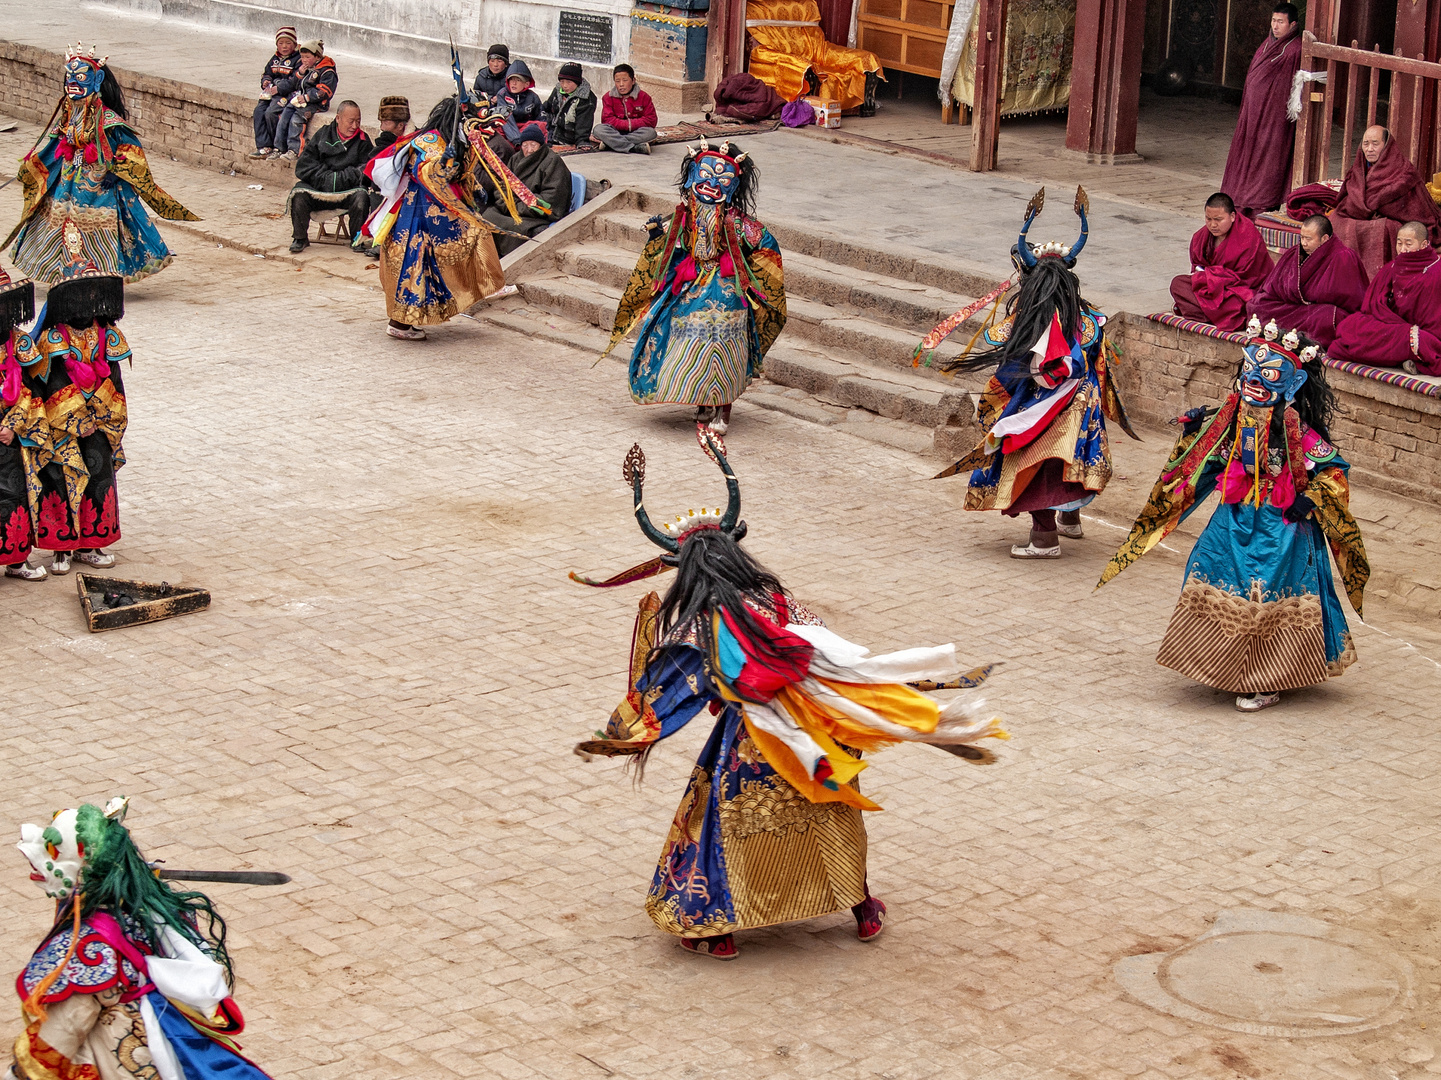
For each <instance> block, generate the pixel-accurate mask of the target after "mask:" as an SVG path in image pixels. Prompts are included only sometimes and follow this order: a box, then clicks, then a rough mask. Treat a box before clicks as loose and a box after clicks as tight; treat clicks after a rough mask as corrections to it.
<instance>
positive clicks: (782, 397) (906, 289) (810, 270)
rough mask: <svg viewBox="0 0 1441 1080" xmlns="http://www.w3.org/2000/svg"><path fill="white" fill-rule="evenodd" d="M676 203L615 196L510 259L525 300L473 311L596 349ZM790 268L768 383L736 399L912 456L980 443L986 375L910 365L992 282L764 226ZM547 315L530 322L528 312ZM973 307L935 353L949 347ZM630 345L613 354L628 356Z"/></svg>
mask: <svg viewBox="0 0 1441 1080" xmlns="http://www.w3.org/2000/svg"><path fill="white" fill-rule="evenodd" d="M673 206H674V199H673V198H664V197H658V196H654V195H650V194H647V193H645V192H641V191H636V190H634V189H625V190H618V191H612V192H610V193H608V194H607V196H604V197H603V199H601V200H596V203H593V204H591V205H590V206H587V207H586V208H585V210H583V211H582V212H581V214H580V215H577V217H578V220H567V221H566V222H562V223H561V225H559V226H557V227H556V228H555V229H554V230H550V231H549V234H548V235H547V236H546V241H545V242H544V243H542V244H539V245H535V246H534V247H532V248H530V249H528V250H525V251H523V252H520V253H517V255H515V256H512V257H511V260H514V261H511V260H507V267H506V277H507V280H508V281H511V282H512V283H514V284H516V285H518V286H519V288H520V296H519V297H517V298H514V299H512V300H509V301H505V302H502V303H500V304H498V305H493V306H490V307H485V308H480V309H477V311H476V312H475V315H476V317H477V318H481V319H486V320H488V321H491V322H494V323H497V324H499V325H503V326H507V327H509V328H512V329H517V330H521V331H522V332H525V333H529V334H532V335H534V336H540V337H548V338H551V339H554V340H559V341H562V342H564V343H566V344H570V345H574V346H576V347H579V348H584V349H594V350H595V351H596V352H597V353H598V352H599V351H600V350H601V349H603V348H604V346H605V341H606V339H607V336H608V334H609V330H610V327H611V325H612V323H613V320H614V317H615V310H616V306H617V304H618V303H619V301H620V295H621V291H622V289H623V288H624V286H625V282H626V279H627V278H628V277H629V275H630V273H631V271H632V270H633V269H634V267H635V263H636V258H637V256H638V254H639V252H640V250H641V247H642V246H643V245H644V242H645V237H646V229H645V224H644V223H645V219H646V218H648V217H650V216H651V215H652V214H658V213H669V212H670V210H671V209H672V208H673ZM767 224H768V225H770V226H771V230H772V232H773V233H774V234H775V236H776V239H777V240H778V241H779V243H780V245H781V250H782V255H783V259H784V264H785V277H786V305H787V313H788V319H787V322H786V327H785V330H784V331H783V332H782V334H781V336H780V338H779V339H778V340H777V341H776V344H775V345H774V346H773V347H772V349H771V351H770V353H769V354H768V355H767V357H766V362H765V375H764V378H763V379H760V380H758V381H757V382H756V383H754V384H752V386H751V388H750V389H749V390H747V392H746V395H745V397H744V399H743V400H744V401H746V402H749V403H750V404H753V405H758V406H762V407H766V408H772V409H776V410H779V411H782V412H786V413H789V414H791V415H794V416H798V417H801V418H803V419H806V420H811V421H814V422H816V423H820V424H825V425H843V426H844V429H845V430H847V431H850V432H853V433H854V434H857V435H860V436H862V437H865V438H870V439H874V440H876V441H879V442H884V443H888V444H890V445H893V446H898V447H901V448H903V449H907V450H910V451H913V452H921V453H932V452H933V453H935V454H937V455H941V456H946V455H951V456H956V455H959V454H961V453H964V452H965V451H967V450H969V449H970V448H971V446H973V445H974V443H975V440H976V438H977V437H978V427H977V425H976V421H975V402H974V395H975V394H976V393H977V392H978V391H979V390H980V389H981V388H982V387H983V386H984V384H985V376H984V375H974V374H963V375H960V376H957V377H951V376H947V375H944V374H942V373H940V372H938V371H936V370H934V369H932V368H913V367H912V366H911V357H912V355H913V353H914V352H915V348H916V345H917V343H918V342H919V341H920V339H921V338H922V337H923V336H924V335H925V334H926V333H927V332H928V331H929V330H930V329H931V327H932V326H934V325H935V324H936V323H938V322H940V321H941V320H942V319H943V318H945V317H946V316H948V315H950V314H951V313H952V312H954V311H956V310H957V309H959V308H961V307H963V306H965V305H966V304H968V303H970V302H971V300H972V298H974V297H976V296H981V295H984V294H985V293H987V292H989V291H990V290H991V289H992V288H994V286H995V282H994V281H993V280H992V279H990V278H989V277H987V276H985V275H984V274H982V273H978V272H973V271H970V270H966V269H963V268H959V267H958V266H956V265H947V264H945V263H944V262H942V260H941V259H940V258H939V257H937V256H934V255H931V254H930V253H918V252H915V251H914V250H910V249H901V248H898V247H886V248H881V249H877V248H871V247H863V246H861V245H859V244H851V243H848V242H847V241H845V240H843V239H840V238H838V237H836V236H834V235H831V234H829V233H826V232H825V231H823V230H821V229H818V228H814V227H810V226H804V225H797V224H791V223H784V222H781V223H771V222H768V223H767ZM537 310H538V311H541V312H545V313H546V314H547V315H548V316H549V317H548V318H546V319H545V320H544V322H545V323H546V325H545V326H544V327H538V326H537V322H538V320H536V319H535V317H534V313H535V312H536V311H537ZM981 321H982V316H981V315H978V316H977V317H975V318H974V319H972V320H971V321H970V322H969V323H967V324H966V325H965V326H963V327H962V328H960V329H959V330H957V331H956V333H955V334H953V335H952V338H951V340H950V341H948V342H947V343H946V344H945V345H943V346H942V349H941V350H940V351H939V352H938V354H937V355H938V358H948V357H954V356H955V355H957V354H958V353H959V352H960V351H961V349H962V348H963V347H964V345H965V343H966V341H968V340H969V339H970V336H971V334H973V333H974V332H975V330H976V329H977V328H978V327H979V326H980V324H981ZM630 349H631V346H630V343H629V342H627V343H624V344H622V345H621V346H619V347H617V349H616V352H615V353H613V354H612V355H613V356H614V357H615V358H616V359H617V361H618V362H621V363H623V362H624V361H625V359H626V358H627V357H629V355H630Z"/></svg>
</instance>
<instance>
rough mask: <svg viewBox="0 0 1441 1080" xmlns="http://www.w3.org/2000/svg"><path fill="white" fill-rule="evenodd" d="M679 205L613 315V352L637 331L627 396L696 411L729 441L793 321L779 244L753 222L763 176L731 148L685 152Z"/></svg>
mask: <svg viewBox="0 0 1441 1080" xmlns="http://www.w3.org/2000/svg"><path fill="white" fill-rule="evenodd" d="M679 183H680V191H681V202H680V204H679V205H678V206H676V208H675V213H674V214H673V215H672V217H671V219H670V225H669V227H663V222H662V220H661V219H660V218H659V217H656V218H652V219H651V220H650V222H648V224H649V226H650V240H649V242H648V243H647V244H646V246H645V250H643V251H642V252H641V255H640V262H638V263H637V264H636V268H635V270H634V271H632V272H631V275H630V280H629V281H628V282H626V286H625V292H624V293H623V294H622V296H621V300H620V307H619V308H618V310H617V311H616V314H615V328H614V329H613V330H612V331H611V335H610V344H609V345H607V346H606V349H605V352H604V353H602V355H603V356H604V355H609V353H610V351H611V350H612V349H614V348H615V347H616V345H617V344H618V343H619V342H620V340H621V339H622V338H623V337H625V336H626V334H628V333H630V331H631V329H632V328H633V327H634V326H635V325H636V324H637V323H639V324H640V334H639V337H638V339H637V341H636V343H635V350H634V351H633V352H632V353H631V358H630V395H631V397H632V398H634V399H635V400H636V401H637V402H638V403H640V404H642V405H657V404H661V403H665V402H670V403H675V404H681V405H694V406H696V414H695V419H696V423H697V424H700V425H705V426H708V427H709V428H710V430H711V431H713V432H715V433H716V434H718V435H724V434H725V432H726V429H727V427H728V425H729V424H730V415H731V405H732V403H734V402H735V400H736V398H738V397H740V396H741V394H742V392H744V390H745V388H746V387H747V386H749V385H750V381H751V380H752V379H753V378H755V376H756V375H758V374H760V370H761V363H762V361H763V360H764V359H765V355H766V353H767V352H768V351H769V350H770V347H771V346H772V345H773V344H774V343H775V340H776V337H777V336H778V335H779V334H780V332H781V328H782V327H784V326H785V324H786V289H785V277H784V274H783V273H782V270H781V249H780V245H779V244H777V243H776V240H775V237H773V236H772V235H771V234H770V230H768V229H767V228H766V227H765V226H764V225H762V224H761V223H760V222H759V221H757V220H756V219H755V218H754V217H753V216H751V215H753V214H754V213H755V201H756V193H757V188H758V187H759V183H760V175H759V173H758V172H757V170H756V164H755V161H754V160H753V159H752V158H751V156H750V155H749V154H746V153H744V152H742V151H741V150H740V149H739V148H738V147H734V146H732V145H731V144H730V143H728V142H726V143H721V144H720V145H719V146H716V147H712V146H711V145H710V144H709V143H706V142H702V143H701V144H700V145H699V146H698V147H690V148H688V149H687V150H686V154H685V161H684V162H683V163H682V165H681V174H680V180H679Z"/></svg>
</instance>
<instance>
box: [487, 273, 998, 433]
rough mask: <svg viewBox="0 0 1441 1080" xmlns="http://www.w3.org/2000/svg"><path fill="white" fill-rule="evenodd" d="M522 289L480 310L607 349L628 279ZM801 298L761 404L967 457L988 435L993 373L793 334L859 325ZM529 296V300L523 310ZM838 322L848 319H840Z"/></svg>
mask: <svg viewBox="0 0 1441 1080" xmlns="http://www.w3.org/2000/svg"><path fill="white" fill-rule="evenodd" d="M567 257H570V255H569V254H568V255H567ZM574 257H575V260H576V261H577V262H584V261H585V260H586V259H589V258H596V259H599V255H597V254H595V253H591V254H584V253H578V254H576V255H575V256H574ZM611 264H612V265H613V264H614V261H613V260H612V261H611ZM520 290H521V297H522V300H521V301H520V302H519V303H517V302H511V304H512V305H513V306H512V307H510V308H509V309H508V310H502V309H496V308H492V309H486V310H485V311H484V312H482V314H481V316H480V317H485V318H489V319H490V320H491V321H492V322H495V323H497V325H504V326H508V327H509V328H511V329H524V330H525V331H526V332H528V333H531V334H532V335H533V336H538V337H542V338H546V339H549V340H559V341H563V342H565V343H567V344H574V345H575V346H576V347H578V348H586V349H589V350H595V351H597V352H598V351H599V350H600V349H602V348H604V345H605V341H606V333H605V329H604V328H608V327H609V326H610V325H611V324H612V322H613V321H614V317H615V308H616V305H617V303H618V302H619V300H620V290H619V289H618V288H616V287H614V286H610V285H605V284H602V283H600V282H597V281H595V280H592V279H588V278H586V279H582V278H576V277H571V276H555V277H545V278H537V279H532V280H530V281H526V282H523V283H521V286H520ZM797 303H798V305H799V306H800V308H801V309H802V311H801V312H800V315H799V317H798V316H797V314H796V312H795V310H794V309H793V310H792V313H791V319H790V321H788V322H787V324H786V331H785V333H783V334H782V336H781V338H780V339H779V340H778V341H777V342H776V344H775V345H774V346H772V348H771V351H770V353H769V354H768V355H767V357H766V363H765V379H766V382H768V383H771V384H774V386H773V387H770V388H767V387H766V386H765V384H763V383H762V384H757V386H756V387H754V388H753V390H751V391H747V400H750V398H751V396H752V395H753V394H754V395H755V397H756V399H757V400H756V403H758V404H762V405H765V406H766V407H769V408H776V409H779V410H780V411H782V412H789V413H791V414H792V415H795V416H800V417H802V418H804V419H807V420H811V421H813V422H816V423H845V424H846V425H847V427H846V430H847V431H850V430H852V428H853V427H855V429H856V433H857V434H860V435H863V436H864V437H866V438H872V439H875V440H877V441H881V442H885V443H887V444H888V445H892V446H900V447H903V448H905V449H907V450H911V451H913V452H926V451H929V452H934V453H937V454H941V455H951V456H959V455H960V454H962V453H964V452H965V451H966V450H969V449H970V447H971V446H972V445H974V443H975V440H976V439H977V438H979V428H978V426H977V424H976V420H975V403H974V394H976V393H977V392H979V390H980V389H981V388H982V387H983V386H984V384H985V376H984V375H974V374H970V375H962V376H959V377H956V378H951V377H948V376H945V375H942V374H940V373H938V372H935V371H933V370H928V369H925V368H920V369H916V368H912V367H910V366H909V364H908V363H907V364H906V365H905V366H901V365H898V364H894V363H890V362H876V361H874V360H868V359H865V358H864V357H863V356H862V355H861V354H859V353H857V352H855V351H853V350H833V349H827V348H825V347H824V346H823V344H822V343H820V342H818V341H817V340H816V339H815V338H808V337H807V335H805V334H802V333H792V330H793V328H794V329H795V330H797V331H799V330H801V329H803V328H806V327H811V328H812V329H814V330H815V331H816V335H817V337H827V336H829V337H837V336H844V335H845V334H847V333H854V332H855V331H854V329H853V327H851V326H850V325H849V324H850V323H851V322H854V320H837V319H835V318H832V317H831V311H830V309H828V308H826V307H825V306H824V305H821V304H816V303H814V302H812V301H804V300H802V301H798V302H797ZM519 304H523V305H524V308H523V309H522V313H521V314H519V315H517V314H515V307H517V306H519ZM810 320H814V322H812V321H810ZM837 322H840V323H844V324H845V325H842V326H841V327H839V328H837V327H836V326H834V325H832V324H835V323H837ZM892 332H893V333H895V334H899V333H900V332H899V331H892ZM897 340H899V338H898V339H897ZM892 344H893V345H894V342H893V343H892ZM630 347H631V346H630V344H629V343H626V344H624V345H622V346H621V347H620V348H619V349H617V353H616V354H617V355H619V356H626V355H628V354H629V351H630ZM788 391H793V392H788ZM761 399H764V400H761ZM852 413H855V414H857V415H851V414H852ZM860 414H864V415H860ZM872 419H874V420H877V421H883V423H881V424H880V426H878V427H866V428H865V429H864V430H862V429H861V428H859V427H856V425H866V424H870V422H871V420H872Z"/></svg>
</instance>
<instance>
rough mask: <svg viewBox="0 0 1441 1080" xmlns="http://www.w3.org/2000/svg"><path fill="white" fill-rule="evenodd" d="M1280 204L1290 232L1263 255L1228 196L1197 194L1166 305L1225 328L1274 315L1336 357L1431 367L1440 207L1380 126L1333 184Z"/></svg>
mask: <svg viewBox="0 0 1441 1080" xmlns="http://www.w3.org/2000/svg"><path fill="white" fill-rule="evenodd" d="M1287 208H1288V212H1289V213H1290V214H1291V215H1292V216H1293V217H1302V218H1303V220H1302V222H1301V228H1300V243H1299V244H1298V245H1297V246H1295V247H1292V248H1288V249H1286V250H1285V251H1284V252H1282V254H1281V255H1280V257H1279V258H1278V259H1277V260H1276V262H1275V263H1274V265H1273V263H1272V259H1271V253H1270V251H1269V250H1268V249H1267V247H1266V243H1265V241H1264V240H1263V239H1262V237H1261V233H1260V231H1259V230H1258V229H1257V228H1256V226H1255V224H1254V223H1253V222H1252V221H1251V219H1250V218H1249V217H1247V216H1246V215H1245V214H1238V213H1237V212H1236V207H1235V204H1234V203H1233V202H1232V200H1231V198H1230V196H1228V195H1227V194H1225V193H1224V192H1217V193H1216V194H1214V195H1212V196H1211V197H1210V198H1209V199H1207V200H1206V208H1205V215H1206V224H1205V226H1204V227H1203V228H1201V229H1200V230H1198V231H1197V232H1196V234H1195V235H1194V236H1193V237H1192V238H1191V251H1190V257H1191V271H1190V273H1187V274H1182V275H1180V276H1179V277H1176V278H1174V279H1173V280H1172V281H1171V299H1172V301H1173V303H1174V308H1173V310H1174V311H1175V312H1176V313H1177V314H1178V315H1182V316H1185V317H1186V318H1190V319H1196V320H1198V321H1201V322H1206V323H1210V324H1212V325H1213V326H1215V327H1217V328H1218V329H1221V330H1228V331H1237V330H1240V329H1241V328H1242V327H1243V326H1244V325H1245V323H1246V321H1247V319H1248V318H1249V317H1250V316H1252V315H1256V316H1259V317H1260V319H1261V320H1262V321H1263V322H1268V321H1270V320H1272V319H1274V320H1275V321H1276V324H1277V325H1278V326H1284V327H1286V328H1287V329H1292V328H1294V329H1296V330H1299V331H1301V332H1302V333H1304V334H1308V335H1309V336H1310V337H1312V338H1313V339H1315V340H1316V341H1317V342H1319V343H1320V344H1321V345H1322V347H1324V348H1326V349H1327V350H1328V352H1329V353H1330V355H1331V356H1333V357H1336V358H1337V359H1345V360H1357V361H1362V362H1364V363H1367V364H1372V365H1376V366H1380V367H1402V368H1405V369H1406V370H1408V371H1411V372H1421V373H1423V374H1427V375H1438V376H1441V255H1438V254H1437V253H1436V250H1435V245H1438V244H1441V210H1438V208H1437V205H1436V203H1435V202H1433V201H1432V199H1431V196H1430V193H1429V191H1428V190H1427V188H1426V185H1425V182H1424V181H1423V180H1422V178H1421V174H1420V173H1419V172H1417V170H1416V167H1415V166H1414V165H1412V164H1411V162H1410V161H1408V160H1407V159H1406V158H1405V156H1404V155H1402V153H1401V151H1400V149H1399V147H1398V146H1397V145H1396V143H1395V142H1393V141H1392V140H1391V137H1390V134H1389V133H1388V132H1387V131H1386V129H1385V128H1382V127H1372V128H1368V129H1367V130H1366V132H1365V134H1364V135H1363V137H1362V140H1361V149H1360V150H1359V151H1358V152H1357V155H1356V162H1355V164H1354V165H1353V166H1352V168H1351V170H1350V171H1349V172H1348V173H1347V174H1346V179H1345V181H1344V182H1343V184H1342V186H1341V190H1340V192H1339V193H1337V192H1335V191H1332V190H1331V189H1330V188H1329V187H1326V186H1325V185H1321V184H1313V185H1309V186H1308V187H1306V188H1301V189H1298V190H1296V191H1294V192H1292V193H1291V195H1290V197H1289V199H1288V202H1287ZM1327 211H1329V213H1327ZM1368 282H1369V284H1368Z"/></svg>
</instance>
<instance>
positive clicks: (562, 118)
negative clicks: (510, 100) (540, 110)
mask: <svg viewBox="0 0 1441 1080" xmlns="http://www.w3.org/2000/svg"><path fill="white" fill-rule="evenodd" d="M595 106H596V98H595V91H594V90H592V89H591V88H590V83H588V82H587V81H586V79H585V73H584V72H583V71H581V67H580V65H579V64H576V63H566V64H561V65H560V72H559V74H557V75H556V79H555V89H554V90H552V91H551V92H550V97H548V98H546V99H545V119H546V123H548V124H549V125H550V145H551V146H555V147H562V146H563V147H572V146H579V145H580V144H581V143H582V142H584V141H585V140H586V139H589V138H590V129H591V128H593V127H595Z"/></svg>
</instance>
